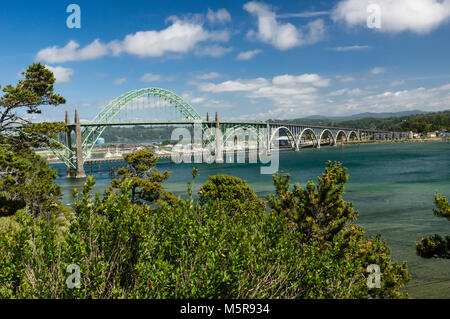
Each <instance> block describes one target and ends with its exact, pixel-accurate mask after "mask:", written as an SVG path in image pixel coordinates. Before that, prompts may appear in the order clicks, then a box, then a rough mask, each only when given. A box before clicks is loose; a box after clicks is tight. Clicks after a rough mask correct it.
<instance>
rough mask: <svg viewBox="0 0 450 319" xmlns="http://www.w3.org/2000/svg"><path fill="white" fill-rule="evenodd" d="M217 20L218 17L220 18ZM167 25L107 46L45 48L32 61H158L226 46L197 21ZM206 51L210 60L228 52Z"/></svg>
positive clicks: (224, 35) (225, 35) (222, 36)
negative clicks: (122, 58) (200, 47)
mask: <svg viewBox="0 0 450 319" xmlns="http://www.w3.org/2000/svg"><path fill="white" fill-rule="evenodd" d="M219 11H220V10H219ZM220 16H221V17H222V15H220ZM222 19H223V18H222ZM167 21H168V23H171V25H169V26H168V27H167V28H165V29H163V30H160V31H155V30H150V31H139V32H136V33H134V34H128V35H126V36H125V38H124V39H123V40H113V41H111V42H109V43H107V44H104V43H102V42H100V40H98V39H96V40H94V41H93V42H92V43H90V44H89V45H87V46H85V47H83V48H80V45H79V44H78V43H77V42H75V41H69V43H67V45H66V46H65V47H62V48H61V47H58V46H52V47H48V48H45V49H42V50H40V51H39V52H38V53H37V55H36V60H38V61H44V62H48V63H62V62H69V61H83V60H92V59H96V58H100V57H103V56H106V55H112V56H119V55H120V54H122V53H128V54H132V55H137V56H139V57H160V56H162V55H164V54H167V53H175V54H186V53H188V52H191V51H193V50H194V49H196V48H197V46H198V45H199V44H200V43H203V42H228V41H229V39H230V33H229V32H228V31H227V30H213V31H209V30H206V29H205V28H204V27H203V24H202V22H201V19H195V18H191V19H187V18H186V19H179V18H177V17H169V18H168V19H167ZM207 48H209V52H210V55H213V56H221V54H222V53H223V52H225V51H226V50H225V49H229V48H222V51H221V52H222V53H220V52H219V51H220V49H218V48H219V47H218V46H209V47H207ZM220 48H221V47H220ZM222 55H223V54H222Z"/></svg>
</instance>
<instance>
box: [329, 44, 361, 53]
mask: <svg viewBox="0 0 450 319" xmlns="http://www.w3.org/2000/svg"><path fill="white" fill-rule="evenodd" d="M369 48H370V47H369V46H368V45H351V46H346V47H335V48H330V50H332V51H337V52H346V51H361V50H367V49H369Z"/></svg>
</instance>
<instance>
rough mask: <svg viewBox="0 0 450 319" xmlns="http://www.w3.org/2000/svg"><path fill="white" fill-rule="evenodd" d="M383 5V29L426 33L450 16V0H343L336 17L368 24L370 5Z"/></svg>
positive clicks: (395, 31)
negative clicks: (368, 8) (368, 7)
mask: <svg viewBox="0 0 450 319" xmlns="http://www.w3.org/2000/svg"><path fill="white" fill-rule="evenodd" d="M372 3H375V4H378V5H379V6H380V8H381V28H380V29H375V30H378V31H381V32H392V33H398V32H403V31H411V32H414V33H417V34H425V33H429V32H430V31H432V30H434V29H436V28H437V27H439V26H440V25H441V24H443V23H445V22H447V21H448V20H449V19H450V0H443V1H442V0H342V1H340V2H339V3H338V4H337V6H336V7H335V8H334V9H333V12H332V19H333V20H334V21H342V22H344V23H346V24H347V25H348V26H350V27H354V26H358V25H361V26H366V25H367V17H368V14H367V6H368V5H369V4H372Z"/></svg>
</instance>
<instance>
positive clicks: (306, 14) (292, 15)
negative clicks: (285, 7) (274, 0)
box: [277, 11, 330, 18]
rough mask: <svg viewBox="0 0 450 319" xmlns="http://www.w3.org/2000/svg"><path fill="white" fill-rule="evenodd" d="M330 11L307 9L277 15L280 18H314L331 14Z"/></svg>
mask: <svg viewBox="0 0 450 319" xmlns="http://www.w3.org/2000/svg"><path fill="white" fill-rule="evenodd" d="M329 14H330V12H329V11H305V12H298V13H284V14H279V15H277V17H278V18H313V17H318V16H323V15H329Z"/></svg>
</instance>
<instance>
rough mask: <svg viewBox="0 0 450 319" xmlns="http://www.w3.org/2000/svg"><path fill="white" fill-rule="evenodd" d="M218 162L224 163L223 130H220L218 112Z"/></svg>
mask: <svg viewBox="0 0 450 319" xmlns="http://www.w3.org/2000/svg"><path fill="white" fill-rule="evenodd" d="M216 163H223V149H222V132H221V131H220V123H219V115H218V114H217V112H216Z"/></svg>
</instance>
